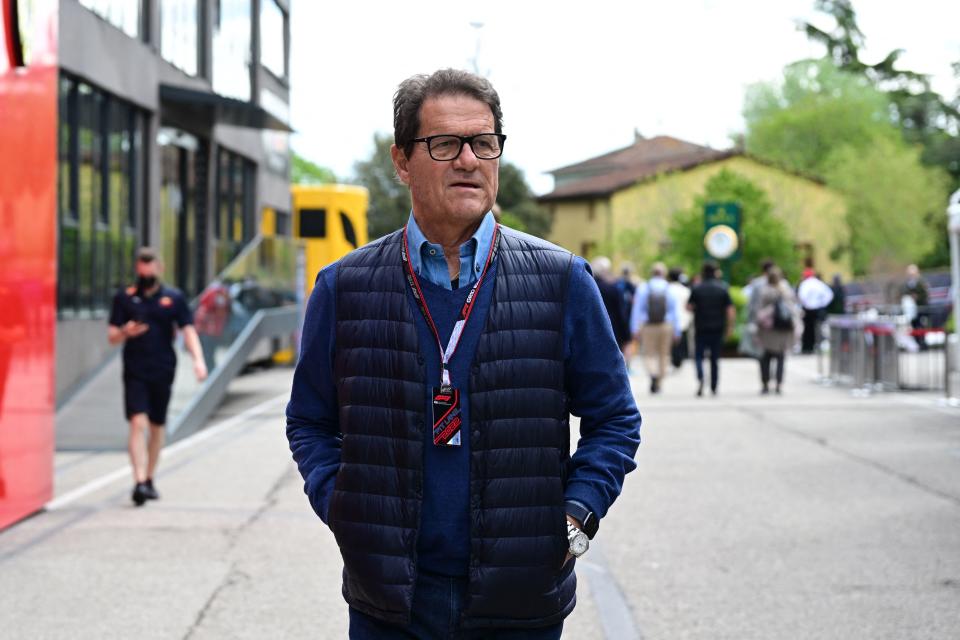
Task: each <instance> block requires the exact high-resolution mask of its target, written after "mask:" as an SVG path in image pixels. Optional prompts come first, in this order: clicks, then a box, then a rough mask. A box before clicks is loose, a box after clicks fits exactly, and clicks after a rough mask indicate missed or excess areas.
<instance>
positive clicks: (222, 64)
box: [213, 0, 253, 101]
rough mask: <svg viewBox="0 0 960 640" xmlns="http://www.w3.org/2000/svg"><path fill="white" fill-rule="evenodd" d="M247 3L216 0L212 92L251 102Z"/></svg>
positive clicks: (249, 10) (250, 17)
mask: <svg viewBox="0 0 960 640" xmlns="http://www.w3.org/2000/svg"><path fill="white" fill-rule="evenodd" d="M252 26H253V10H252V8H251V6H250V0H218V1H217V2H216V3H215V5H214V15H213V90H214V91H216V92H217V93H219V94H220V95H223V96H227V97H230V98H236V99H238V100H247V101H249V100H251V99H252V97H251V96H252V94H251V83H250V68H251V64H250V63H251V59H252V57H253V56H252V51H251V42H250V40H251V31H252Z"/></svg>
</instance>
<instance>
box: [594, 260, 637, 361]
mask: <svg viewBox="0 0 960 640" xmlns="http://www.w3.org/2000/svg"><path fill="white" fill-rule="evenodd" d="M590 267H591V268H592V269H593V279H594V280H595V281H596V283H597V289H599V291H600V298H601V299H602V300H603V306H604V308H606V310H607V315H608V316H609V317H610V326H611V327H612V328H613V337H614V339H616V341H617V346H618V347H620V352H621V353H624V349H625V348H626V346H627V344H628V343H629V342H630V325H629V324H628V323H627V314H626V312H625V311H624V308H623V296H622V294H621V293H620V290H619V289H618V288H617V285H616V283H615V282H614V281H613V265H612V264H611V262H610V258H608V257H606V256H597V257H596V258H594V259H593V260H591V261H590Z"/></svg>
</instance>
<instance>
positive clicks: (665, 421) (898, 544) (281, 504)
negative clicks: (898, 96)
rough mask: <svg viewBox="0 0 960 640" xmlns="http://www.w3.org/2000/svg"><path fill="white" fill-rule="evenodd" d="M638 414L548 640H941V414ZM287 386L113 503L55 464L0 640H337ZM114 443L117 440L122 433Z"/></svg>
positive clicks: (744, 381)
mask: <svg viewBox="0 0 960 640" xmlns="http://www.w3.org/2000/svg"><path fill="white" fill-rule="evenodd" d="M723 367H724V368H723V375H724V381H723V387H722V389H721V391H722V393H721V395H720V396H719V397H718V398H709V397H708V398H703V399H699V400H698V399H695V398H694V397H693V384H692V381H691V380H690V371H689V368H687V369H686V370H684V371H681V372H680V373H679V374H678V375H676V376H673V377H671V378H670V379H669V380H667V383H666V388H665V392H664V393H663V394H662V395H660V396H657V397H655V398H651V397H650V396H648V395H647V394H646V392H645V387H646V384H645V381H644V380H643V379H641V377H639V376H637V378H636V385H635V387H636V389H637V390H638V391H637V393H638V401H639V403H640V406H641V411H642V412H643V414H644V419H645V422H644V428H643V435H644V443H643V445H642V446H641V450H640V453H639V454H638V462H639V465H640V466H639V469H638V470H637V472H635V473H634V474H632V475H631V476H630V477H629V478H628V482H627V486H626V489H625V491H624V494H623V495H622V496H621V498H620V500H619V501H618V503H617V504H616V505H615V506H614V508H613V510H612V512H611V514H610V516H609V517H608V518H606V519H605V520H604V522H603V524H602V526H601V535H600V536H599V537H598V543H597V544H596V546H595V548H594V549H593V550H591V551H590V552H589V554H588V556H587V557H586V558H585V559H584V561H583V562H581V564H580V567H578V573H579V575H580V576H581V584H580V591H579V594H578V598H579V604H578V607H577V609H576V611H575V612H574V614H573V615H572V616H571V617H570V618H569V619H568V622H567V625H566V629H565V634H564V635H565V637H567V638H582V637H590V638H594V637H606V638H616V639H617V640H620V639H621V638H629V637H630V635H631V634H633V635H634V637H642V638H644V639H649V638H654V639H661V638H663V639H668V640H673V639H676V638H704V639H707V638H709V639H714V638H737V639H744V638H764V639H766V638H797V639H801V638H802V639H807V638H844V639H850V638H864V639H868V638H869V639H874V638H897V639H900V638H944V639H948V638H951V639H952V638H956V637H958V632H957V630H958V629H960V411H958V410H956V409H941V408H938V407H937V406H936V404H935V401H934V399H933V398H932V397H929V396H918V395H913V396H898V395H888V396H882V397H874V398H854V397H852V396H851V395H850V394H849V393H847V392H845V391H843V390H838V389H825V388H822V387H819V386H817V385H815V384H813V383H812V382H811V378H812V374H813V371H812V362H810V361H805V360H802V359H799V358H797V359H793V360H791V361H789V362H788V375H789V376H790V379H789V382H788V385H787V387H786V394H785V395H784V396H783V397H760V396H759V395H758V394H757V393H756V387H757V383H756V381H755V373H756V372H755V364H754V363H752V362H747V361H727V362H724V363H723ZM289 376H290V372H289V371H288V370H277V371H270V372H265V373H260V374H256V375H252V376H246V377H244V378H241V379H239V380H238V381H236V382H235V383H234V385H233V387H232V395H231V397H230V398H229V400H228V402H227V404H226V405H225V406H224V408H223V409H222V410H221V412H220V413H219V414H218V415H217V416H215V417H214V418H213V420H212V421H211V424H213V425H214V426H213V427H211V428H210V429H208V430H207V431H204V432H202V433H201V434H200V435H199V436H198V437H197V438H196V439H193V440H188V441H186V442H185V443H184V444H182V445H180V444H178V445H175V447H176V448H174V449H173V450H171V451H168V452H167V455H166V458H165V462H164V465H163V469H162V473H161V474H160V476H159V478H158V487H159V489H160V490H161V492H162V494H163V498H162V500H161V501H160V502H158V503H153V504H150V505H148V506H147V507H144V508H142V509H134V508H132V507H131V506H130V503H129V495H128V494H129V490H130V487H129V485H130V481H129V478H128V476H127V473H126V471H124V470H123V466H124V464H125V462H124V459H123V454H118V453H83V452H70V453H65V454H60V455H58V458H57V494H58V496H60V498H61V500H60V502H59V504H58V505H57V508H56V509H53V510H51V511H48V512H46V513H42V514H40V515H38V516H36V517H34V518H31V519H29V520H27V521H25V522H23V523H21V524H19V525H17V526H15V527H13V528H11V529H8V530H7V531H5V532H3V533H0V621H2V623H0V637H3V638H121V637H122V638H127V637H137V638H264V637H284V638H338V637H345V635H346V612H345V605H344V604H343V602H342V600H341V598H340V595H339V572H340V558H339V555H338V553H337V550H336V548H335V546H334V543H333V538H332V536H331V535H330V533H329V532H328V531H327V530H326V528H325V527H323V526H322V525H321V524H320V523H319V521H318V520H317V519H316V518H315V517H314V516H313V514H312V512H311V511H310V509H309V507H308V506H307V503H306V499H305V497H304V496H303V495H302V489H301V482H300V479H299V476H298V475H297V474H296V470H295V468H294V467H293V464H292V462H291V461H290V458H289V453H288V451H287V449H286V442H285V440H284V437H283V419H282V408H283V403H284V400H283V395H284V393H285V392H286V390H287V388H288V385H289ZM118 428H122V425H119V424H118Z"/></svg>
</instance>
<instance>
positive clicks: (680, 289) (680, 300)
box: [667, 268, 693, 369]
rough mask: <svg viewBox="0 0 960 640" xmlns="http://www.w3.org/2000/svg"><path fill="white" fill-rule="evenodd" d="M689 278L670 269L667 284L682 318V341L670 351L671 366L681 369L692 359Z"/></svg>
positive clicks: (691, 315)
mask: <svg viewBox="0 0 960 640" xmlns="http://www.w3.org/2000/svg"><path fill="white" fill-rule="evenodd" d="M686 280H687V277H686V275H685V274H684V273H683V269H677V268H674V269H670V271H668V272H667V283H668V287H669V289H670V295H671V296H672V297H673V300H674V302H675V303H676V305H677V315H678V316H679V317H680V339H679V340H675V341H674V343H673V346H672V347H671V349H670V364H672V365H673V368H674V369H679V368H680V367H681V366H682V365H683V361H684V360H686V359H687V358H689V357H690V326H691V325H692V323H693V314H692V313H690V310H689V309H688V308H687V303H688V302H689V301H690V287H688V286H687V284H686Z"/></svg>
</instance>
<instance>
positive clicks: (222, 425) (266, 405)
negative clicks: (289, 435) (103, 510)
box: [44, 393, 290, 511]
mask: <svg viewBox="0 0 960 640" xmlns="http://www.w3.org/2000/svg"><path fill="white" fill-rule="evenodd" d="M289 397H290V395H289V394H288V393H283V394H280V395H278V396H275V397H273V398H270V399H269V400H264V401H263V402H261V403H260V404H257V405H254V406H252V407H250V408H249V409H247V410H245V411H243V412H241V413H238V414H237V415H235V416H232V417H230V418H227V419H226V420H223V421H222V422H218V423H217V424H215V425H213V426H211V427H207V428H206V429H203V430H201V431H198V432H197V433H195V434H193V435H192V436H189V437H186V438H184V439H183V440H181V441H179V442H175V443H174V444H172V445H170V446H168V447H164V449H163V457H164V458H167V459H169V458H171V457H173V456H175V455H177V454H178V453H180V452H182V451H185V450H187V449H189V448H191V447H194V446H196V445H198V444H200V443H201V442H203V441H205V440H209V439H210V438H213V437H214V436H217V435H219V434H221V433H223V432H224V431H228V430H230V429H232V428H234V427H237V426H239V425H241V424H243V423H245V422H247V421H248V420H250V419H252V418H255V417H257V416H259V415H261V414H262V413H265V412H266V411H267V410H268V409H270V408H271V407H273V406H274V405H278V404H280V402H281V401H286V400H287V399H288V398H289ZM131 475H132V472H131V469H130V465H129V464H128V465H124V466H123V467H121V468H120V469H115V470H113V471H111V472H109V473H107V474H104V475H102V476H100V477H99V478H95V479H94V480H91V481H89V482H87V483H86V484H83V485H81V486H79V487H77V488H76V489H73V490H71V491H68V492H67V493H65V494H63V495H62V496H58V497H56V498H54V499H53V500H51V501H50V502H48V503H47V504H46V505H44V509H45V510H46V511H56V510H57V509H62V508H63V507H65V506H67V505H69V504H71V503H73V502H76V501H77V500H79V499H80V498H83V497H84V496H87V495H90V494H91V493H93V492H95V491H99V490H100V489H102V488H103V487H106V486H107V485H110V484H112V483H114V482H116V481H117V480H120V479H121V478H130V477H131Z"/></svg>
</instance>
